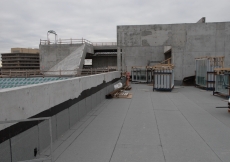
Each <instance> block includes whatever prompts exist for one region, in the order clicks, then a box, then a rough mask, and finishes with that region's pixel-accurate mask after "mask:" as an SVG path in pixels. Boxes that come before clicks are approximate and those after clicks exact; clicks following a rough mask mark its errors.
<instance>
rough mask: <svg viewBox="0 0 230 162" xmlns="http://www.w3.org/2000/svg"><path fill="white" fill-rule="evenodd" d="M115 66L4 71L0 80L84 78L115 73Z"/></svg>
mask: <svg viewBox="0 0 230 162" xmlns="http://www.w3.org/2000/svg"><path fill="white" fill-rule="evenodd" d="M116 70H117V67H116V66H108V67H106V68H88V69H76V70H56V71H45V70H4V71H2V72H1V73H2V74H1V75H0V78H7V77H10V78H12V77H26V78H27V77H47V76H58V77H65V76H84V75H93V74H100V73H106V72H111V71H116Z"/></svg>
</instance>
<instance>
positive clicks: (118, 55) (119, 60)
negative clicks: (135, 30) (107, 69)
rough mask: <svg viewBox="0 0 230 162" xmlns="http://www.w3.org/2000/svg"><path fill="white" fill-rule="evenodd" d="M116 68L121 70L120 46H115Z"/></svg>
mask: <svg viewBox="0 0 230 162" xmlns="http://www.w3.org/2000/svg"><path fill="white" fill-rule="evenodd" d="M117 70H118V71H121V48H120V47H117Z"/></svg>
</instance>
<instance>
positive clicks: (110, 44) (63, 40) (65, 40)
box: [40, 38, 117, 46]
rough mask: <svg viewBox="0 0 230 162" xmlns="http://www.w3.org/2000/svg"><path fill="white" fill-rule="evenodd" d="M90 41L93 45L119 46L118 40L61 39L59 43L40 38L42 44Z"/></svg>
mask: <svg viewBox="0 0 230 162" xmlns="http://www.w3.org/2000/svg"><path fill="white" fill-rule="evenodd" d="M83 43H88V44H91V45H93V46H117V42H90V41H89V40H87V39H84V38H82V39H72V38H70V39H59V40H58V41H57V43H55V42H51V41H49V40H42V39H40V45H50V44H83Z"/></svg>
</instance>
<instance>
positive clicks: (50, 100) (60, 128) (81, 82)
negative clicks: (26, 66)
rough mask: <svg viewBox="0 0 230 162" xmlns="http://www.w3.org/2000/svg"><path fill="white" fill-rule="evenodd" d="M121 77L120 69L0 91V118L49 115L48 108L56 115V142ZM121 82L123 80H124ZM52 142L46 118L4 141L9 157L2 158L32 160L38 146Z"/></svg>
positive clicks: (103, 96)
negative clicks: (118, 70)
mask: <svg viewBox="0 0 230 162" xmlns="http://www.w3.org/2000/svg"><path fill="white" fill-rule="evenodd" d="M119 77H120V73H119V72H110V73H104V74H98V75H92V76H86V77H79V78H73V79H68V80H64V81H55V82H50V83H44V84H40V85H34V86H25V87H20V88H13V89H8V90H7V89H6V90H0V103H1V105H2V106H1V109H0V111H1V116H0V120H1V121H2V120H5V119H7V120H13V119H14V120H17V119H26V118H29V117H39V116H47V115H45V113H44V112H46V113H47V110H49V111H50V112H51V114H54V115H51V116H52V133H53V141H55V140H56V139H58V138H60V137H62V135H63V133H65V132H66V131H67V130H68V129H69V128H71V127H72V126H73V125H74V124H76V123H77V122H78V121H79V120H81V119H82V118H83V117H84V116H85V115H86V114H87V113H88V112H89V111H91V110H92V109H94V108H95V107H96V106H97V105H98V104H100V102H102V101H103V100H104V99H105V95H106V94H107V93H109V92H111V91H112V90H113V85H114V84H116V83H117V82H120V80H118V78H119ZM115 79H117V80H115ZM122 82H123V83H124V82H125V80H123V81H122ZM91 92H93V93H91ZM89 93H90V94H89ZM71 103H72V104H71ZM55 112H56V113H55ZM38 114H40V115H38ZM11 127H13V126H11ZM4 128H6V125H5V126H1V130H2V129H4ZM4 130H5V129H4ZM4 130H2V131H4ZM2 131H0V132H2ZM11 131H14V129H12V130H11ZM1 138H2V137H1ZM49 143H50V138H49V125H48V122H47V121H43V122H41V123H38V124H37V125H35V126H33V127H31V128H29V129H27V130H25V131H23V132H21V133H19V134H17V135H15V136H13V137H11V138H9V139H7V140H5V141H4V142H2V143H1V144H0V148H1V151H0V152H2V153H4V154H5V155H7V156H3V157H1V156H0V161H1V162H2V161H7V162H8V161H18V160H27V159H32V158H34V149H35V148H36V149H38V153H40V152H41V151H42V150H44V149H45V148H47V147H48V146H49ZM10 148H11V150H10ZM11 157H12V159H11Z"/></svg>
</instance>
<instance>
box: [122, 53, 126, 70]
mask: <svg viewBox="0 0 230 162" xmlns="http://www.w3.org/2000/svg"><path fill="white" fill-rule="evenodd" d="M125 71H126V68H125V52H124V50H122V72H125Z"/></svg>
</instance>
